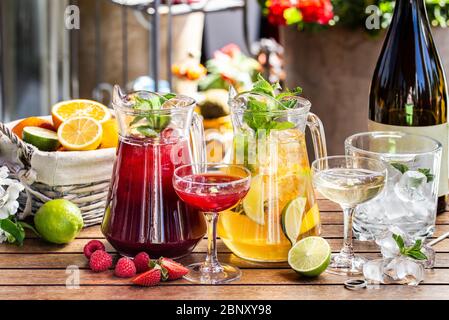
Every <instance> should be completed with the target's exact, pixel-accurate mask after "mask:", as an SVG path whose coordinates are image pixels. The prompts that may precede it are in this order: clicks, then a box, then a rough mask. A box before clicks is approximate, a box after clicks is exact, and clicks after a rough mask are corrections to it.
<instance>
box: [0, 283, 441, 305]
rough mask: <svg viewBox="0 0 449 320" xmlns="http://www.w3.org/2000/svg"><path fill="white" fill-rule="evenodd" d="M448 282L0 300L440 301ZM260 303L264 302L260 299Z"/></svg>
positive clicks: (23, 293) (4, 293)
mask: <svg viewBox="0 0 449 320" xmlns="http://www.w3.org/2000/svg"><path fill="white" fill-rule="evenodd" d="M448 292H449V285H421V286H418V287H408V286H402V285H389V286H381V288H380V289H377V290H376V289H371V290H368V289H367V290H358V291H350V290H345V289H344V288H343V286H341V285H289V286H285V285H271V286H259V285H256V286H244V285H223V286H177V287H176V288H174V287H173V286H157V287H153V288H139V287H133V286H123V287H122V286H114V287H111V286H83V287H81V288H80V289H72V290H69V289H67V288H66V287H65V286H2V287H1V288H0V299H17V300H19V299H41V300H42V299H56V300H63V299H74V300H88V299H107V300H114V299H129V300H152V299H154V300H174V299H181V300H209V299H215V300H226V299H240V300H263V299H272V300H313V299H320V300H353V299H354V300H379V299H382V300H384V299H387V300H388V299H404V300H405V299H407V300H419V299H430V300H442V299H447V293H448ZM261 304H263V301H261Z"/></svg>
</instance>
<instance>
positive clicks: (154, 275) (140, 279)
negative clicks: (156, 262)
mask: <svg viewBox="0 0 449 320" xmlns="http://www.w3.org/2000/svg"><path fill="white" fill-rule="evenodd" d="M132 282H133V283H134V284H135V285H138V286H142V287H151V286H155V285H157V284H158V283H159V282H161V269H160V267H159V268H158V267H155V268H153V269H151V270H149V271H147V272H144V273H142V274H139V275H138V276H136V277H134V278H133V279H132Z"/></svg>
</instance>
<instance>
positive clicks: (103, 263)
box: [89, 250, 112, 272]
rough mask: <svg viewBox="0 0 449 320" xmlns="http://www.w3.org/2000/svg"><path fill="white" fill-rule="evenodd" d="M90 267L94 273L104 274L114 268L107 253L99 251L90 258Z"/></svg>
mask: <svg viewBox="0 0 449 320" xmlns="http://www.w3.org/2000/svg"><path fill="white" fill-rule="evenodd" d="M89 266H90V268H91V269H92V271H94V272H102V271H106V270H108V269H109V268H110V267H112V257H111V255H110V254H108V253H107V252H106V251H102V250H97V251H95V252H94V253H92V255H91V256H90V260H89Z"/></svg>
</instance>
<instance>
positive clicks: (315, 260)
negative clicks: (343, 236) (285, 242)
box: [288, 237, 331, 277]
mask: <svg viewBox="0 0 449 320" xmlns="http://www.w3.org/2000/svg"><path fill="white" fill-rule="evenodd" d="M330 259H331V247H330V246H329V243H327V241H326V240H324V239H323V238H321V237H307V238H305V239H302V240H300V241H298V242H297V243H296V244H295V245H294V246H293V248H291V249H290V251H289V253H288V264H289V265H290V267H292V269H293V270H295V271H296V272H298V273H299V274H301V275H303V276H306V277H316V276H319V275H320V274H321V273H323V272H324V270H326V268H327V266H328V265H329V262H330Z"/></svg>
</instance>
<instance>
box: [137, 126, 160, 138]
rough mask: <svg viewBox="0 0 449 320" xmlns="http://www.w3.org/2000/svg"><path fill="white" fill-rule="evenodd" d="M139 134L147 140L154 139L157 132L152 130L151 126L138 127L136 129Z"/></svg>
mask: <svg viewBox="0 0 449 320" xmlns="http://www.w3.org/2000/svg"><path fill="white" fill-rule="evenodd" d="M136 129H137V131H139V133H141V134H143V135H144V136H146V137H149V138H156V137H157V132H156V131H154V130H153V128H152V127H151V126H140V127H137V128H136Z"/></svg>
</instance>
